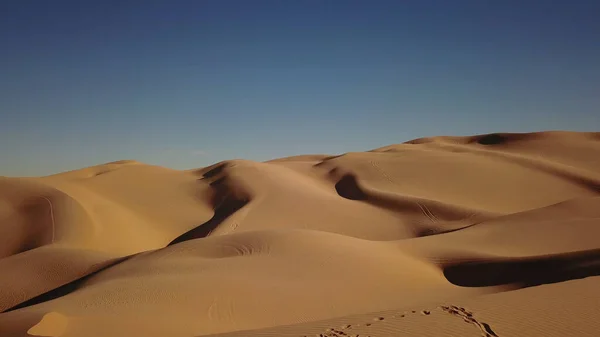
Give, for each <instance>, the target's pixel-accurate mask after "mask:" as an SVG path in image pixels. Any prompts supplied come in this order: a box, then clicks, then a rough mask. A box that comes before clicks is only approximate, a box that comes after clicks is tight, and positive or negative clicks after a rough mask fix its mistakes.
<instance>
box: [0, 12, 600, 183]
mask: <svg viewBox="0 0 600 337" xmlns="http://www.w3.org/2000/svg"><path fill="white" fill-rule="evenodd" d="M599 17H600V1H582V0H581V1H550V0H547V1H546V0H545V1H542V0H540V1H531V0H530V1H527V0H522V1H481V0H473V1H459V0H457V1H445V0H439V1H431V0H429V1H428V0H419V1H397V0H394V1H350V0H344V1H342V0H340V1H335V0H320V1H312V0H302V1H292V0H289V1H283V0H281V1H259V0H252V1H247V0H243V1H242V0H240V1H233V0H218V1H204V0H198V1H125V0H121V1H105V0H102V1H59V0H56V1H34V0H4V1H0V158H1V162H0V163H1V164H0V175H41V174H50V173H54V172H58V171H63V170H67V169H74V168H79V167H84V166H88V165H95V164H99V163H102V162H107V161H113V160H118V159H137V160H140V161H143V162H147V163H151V164H157V165H163V166H168V167H172V168H192V167H201V166H206V165H209V164H212V163H214V162H216V161H219V160H223V159H232V158H245V159H251V160H267V159H271V158H275V157H281V156H287V155H294V154H303V153H331V154H336V153H343V152H347V151H362V150H368V149H371V148H375V147H379V146H383V145H387V144H391V143H399V142H403V141H406V140H410V139H413V138H417V137H422V136H432V135H468V134H477V133H487V132H494V131H511V132H523V131H539V130H549V129H562V130H581V131H599V130H600V110H599V107H600V20H599V19H598V18H599Z"/></svg>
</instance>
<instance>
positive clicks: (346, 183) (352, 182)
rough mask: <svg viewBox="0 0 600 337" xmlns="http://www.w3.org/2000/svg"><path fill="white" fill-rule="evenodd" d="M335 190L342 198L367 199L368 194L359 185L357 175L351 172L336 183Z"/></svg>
mask: <svg viewBox="0 0 600 337" xmlns="http://www.w3.org/2000/svg"><path fill="white" fill-rule="evenodd" d="M335 190H336V191H337V193H338V194H339V195H340V196H341V197H342V198H346V199H349V200H367V194H366V193H365V192H364V191H363V190H362V189H361V188H360V187H359V186H358V181H357V180H356V177H355V176H353V175H351V174H346V175H344V176H343V177H342V178H341V179H340V180H339V181H338V182H337V183H336V184H335Z"/></svg>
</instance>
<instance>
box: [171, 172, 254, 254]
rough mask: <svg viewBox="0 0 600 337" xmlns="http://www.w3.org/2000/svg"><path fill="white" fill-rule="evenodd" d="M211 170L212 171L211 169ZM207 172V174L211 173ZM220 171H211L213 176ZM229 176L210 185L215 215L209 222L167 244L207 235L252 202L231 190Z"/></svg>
mask: <svg viewBox="0 0 600 337" xmlns="http://www.w3.org/2000/svg"><path fill="white" fill-rule="evenodd" d="M223 168H224V165H223V167H217V168H215V169H214V170H217V171H219V172H220V171H222V170H223ZM209 172H210V171H209ZM209 172H207V174H209ZM217 174H218V173H215V172H212V173H210V176H211V177H214V176H216V175H217ZM227 181H228V179H227V177H221V178H219V179H217V180H215V181H213V182H211V183H210V184H209V185H210V187H211V188H212V190H213V195H212V197H211V205H212V207H213V209H214V210H215V213H214V214H213V216H212V217H211V218H210V220H208V221H207V222H205V223H203V224H201V225H199V226H197V227H194V228H193V229H191V230H189V231H187V232H185V233H183V234H181V235H180V236H178V237H177V238H175V239H174V240H173V241H171V242H170V243H169V244H168V245H167V246H171V245H174V244H177V243H180V242H183V241H188V240H193V239H200V238H204V237H207V236H208V235H209V234H210V233H211V232H212V231H213V230H215V229H216V228H217V227H218V226H219V225H220V224H221V223H222V222H223V221H225V220H226V219H227V218H229V217H230V216H231V215H232V214H233V213H235V212H237V211H239V210H240V209H241V208H242V207H244V206H245V205H247V204H248V203H249V202H250V198H246V197H239V196H236V195H235V194H234V193H232V192H231V191H230V190H229V187H228V184H227Z"/></svg>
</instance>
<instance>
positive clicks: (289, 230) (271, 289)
mask: <svg viewBox="0 0 600 337" xmlns="http://www.w3.org/2000/svg"><path fill="white" fill-rule="evenodd" d="M599 192H600V135H599V134H598V133H572V132H544V133H531V134H493V135H478V136H472V137H434V138H423V139H417V140H414V141H411V142H407V143H405V144H397V145H391V146H387V147H383V148H380V149H376V150H372V151H369V152H356V153H347V154H344V155H340V156H325V155H307V156H296V157H289V158H282V159H278V160H273V161H269V162H265V163H258V162H252V161H246V160H232V161H226V162H222V163H217V164H215V165H212V166H209V167H206V168H200V169H195V170H187V171H176V170H170V169H166V168H161V167H156V166H150V165H146V164H143V163H138V162H135V161H120V162H114V163H108V164H104V165H99V166H95V167H90V168H85V169H81V170H75V171H70V172H65V173H61V174H57V175H53V176H47V177H40V178H0V312H2V313H0V336H31V335H33V336H68V337H71V336H72V337H80V336H82V337H91V336H201V335H210V334H224V335H223V336H315V335H317V336H318V335H319V334H322V335H323V336H330V337H331V336H350V335H360V336H430V335H448V336H482V335H483V336H557V337H558V336H565V333H566V332H567V331H568V334H567V335H569V336H593V335H594V332H595V331H597V329H598V328H600V327H599V326H598V325H597V324H596V323H593V322H589V321H588V320H589V319H591V318H592V317H593V315H597V314H600V310H599V309H600V308H599V307H598V303H600V301H598V298H597V297H598V294H600V291H599V290H600V283H599V282H600V279H599V278H598V277H597V276H596V275H600V241H598V237H600V207H599V206H600V193H599ZM412 311H415V313H413V312H412ZM336 317H337V318H336ZM592 321H593V319H592ZM328 329H329V330H328Z"/></svg>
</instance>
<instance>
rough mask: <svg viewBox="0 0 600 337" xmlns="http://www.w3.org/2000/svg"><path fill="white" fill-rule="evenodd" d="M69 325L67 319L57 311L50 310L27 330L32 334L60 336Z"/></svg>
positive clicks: (50, 336)
mask: <svg viewBox="0 0 600 337" xmlns="http://www.w3.org/2000/svg"><path fill="white" fill-rule="evenodd" d="M68 325H69V319H68V318H67V317H66V316H64V315H61V314H59V313H57V312H51V313H48V314H46V315H44V317H42V320H41V321H40V322H39V323H38V324H36V325H34V326H33V327H31V329H29V330H28V331H27V333H28V334H30V335H32V336H49V337H60V336H62V335H63V334H64V333H65V331H66V330H67V326H68Z"/></svg>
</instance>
